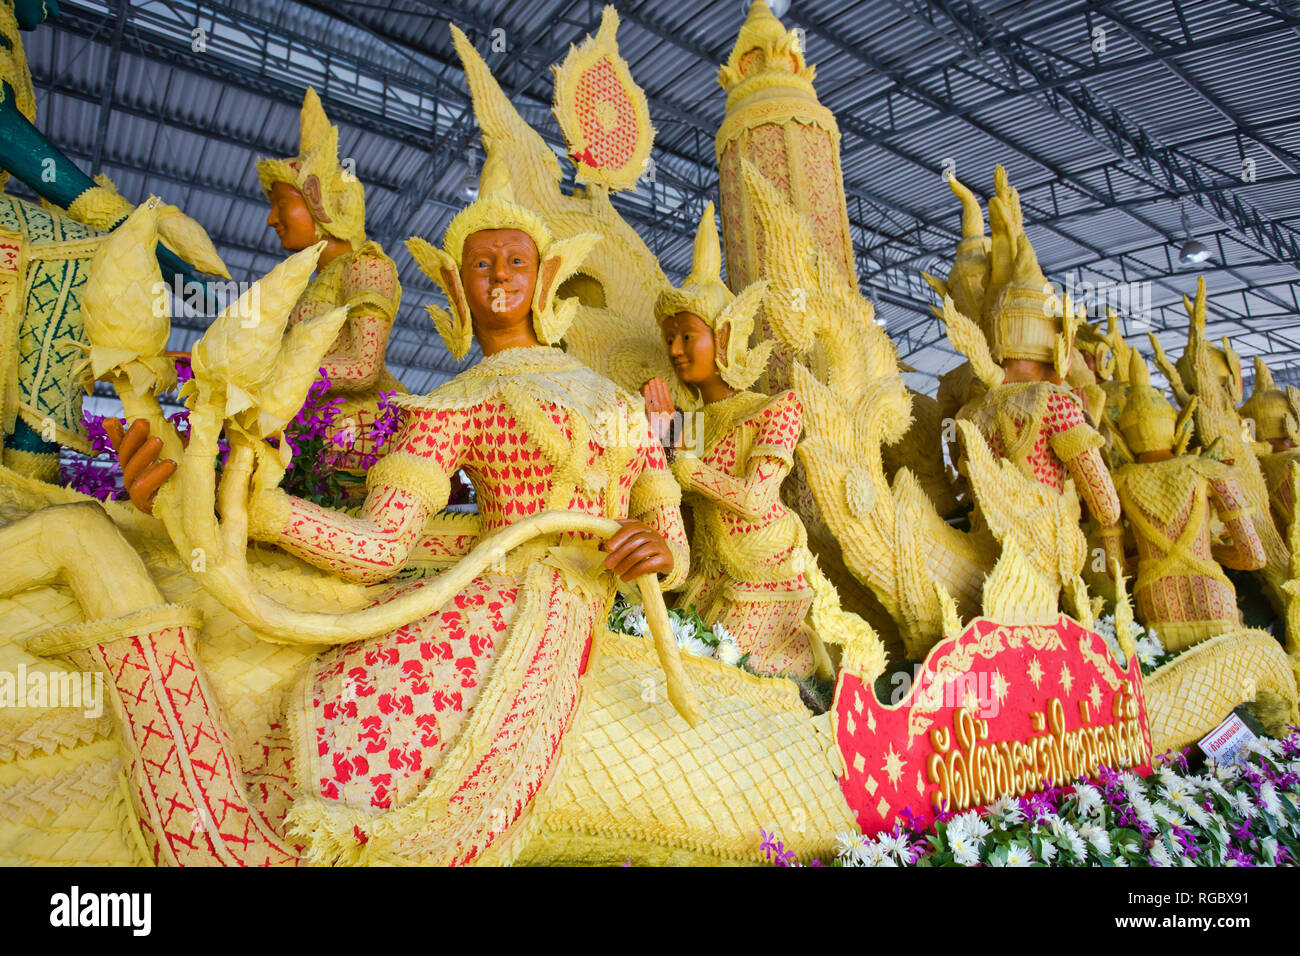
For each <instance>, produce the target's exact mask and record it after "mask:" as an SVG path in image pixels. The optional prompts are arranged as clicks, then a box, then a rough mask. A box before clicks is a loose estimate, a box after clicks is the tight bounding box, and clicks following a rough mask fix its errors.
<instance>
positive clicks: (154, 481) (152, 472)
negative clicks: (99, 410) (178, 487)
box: [104, 418, 176, 515]
mask: <svg viewBox="0 0 1300 956" xmlns="http://www.w3.org/2000/svg"><path fill="white" fill-rule="evenodd" d="M104 432H105V434H107V435H108V440H109V441H110V442H112V443H113V447H114V448H116V449H117V458H118V461H120V462H121V463H122V485H123V487H125V488H126V493H127V494H128V495H129V496H130V498H131V503H132V504H134V505H135V506H136V507H137V508H139V509H140V510H141V511H143V512H144V513H145V514H147V515H151V514H153V498H154V495H155V494H156V493H157V491H158V488H159V487H160V486H161V485H162V483H163V482H164V481H166V480H167V479H168V478H170V477H171V476H172V473H173V472H175V471H176V462H174V461H172V460H171V459H167V460H165V461H159V460H158V453H159V452H160V451H162V445H163V443H162V439H160V438H150V437H149V423H148V422H146V421H145V420H144V419H142V418H141V419H136V420H135V421H134V422H132V423H131V427H130V428H129V429H127V430H126V431H123V429H122V423H121V422H120V421H118V420H117V419H116V418H106V419H104Z"/></svg>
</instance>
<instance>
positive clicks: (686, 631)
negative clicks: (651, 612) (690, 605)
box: [668, 617, 696, 646]
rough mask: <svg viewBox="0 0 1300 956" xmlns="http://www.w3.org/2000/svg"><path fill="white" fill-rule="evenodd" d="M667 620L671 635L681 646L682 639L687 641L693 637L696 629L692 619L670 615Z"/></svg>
mask: <svg viewBox="0 0 1300 956" xmlns="http://www.w3.org/2000/svg"><path fill="white" fill-rule="evenodd" d="M668 622H669V624H671V625H672V629H673V637H674V638H675V639H676V640H677V644H678V646H681V645H682V642H683V641H688V640H691V639H692V638H694V637H695V630H696V629H695V622H694V621H684V620H681V619H680V618H676V617H670V618H669V619H668Z"/></svg>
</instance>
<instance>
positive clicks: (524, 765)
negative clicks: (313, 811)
mask: <svg viewBox="0 0 1300 956" xmlns="http://www.w3.org/2000/svg"><path fill="white" fill-rule="evenodd" d="M398 402H399V404H400V405H401V406H402V407H403V409H404V413H405V424H404V427H403V430H402V431H401V433H400V434H399V435H398V436H397V438H396V440H395V443H394V446H393V450H392V451H391V452H390V453H389V454H388V455H387V456H385V457H384V458H382V459H380V461H379V463H378V464H377V465H375V466H374V467H373V468H372V469H371V470H370V473H369V475H368V478H367V481H368V484H369V486H370V496H369V497H368V499H367V502H366V506H365V508H364V509H363V512H362V515H361V517H360V518H349V517H348V516H346V515H340V514H338V513H335V512H328V511H326V510H324V509H320V508H318V507H316V506H314V505H311V504H308V503H306V502H301V501H296V500H295V501H294V502H293V507H292V512H291V515H290V517H289V519H288V524H287V527H286V529H285V530H284V532H282V534H281V536H280V539H279V541H278V543H279V544H280V545H281V546H282V547H285V548H286V549H287V550H290V551H293V552H295V553H298V554H299V555H301V556H303V557H304V558H306V559H307V560H311V561H314V562H315V563H318V564H322V565H324V566H327V567H330V568H332V569H336V570H339V571H340V572H346V571H347V569H348V568H349V567H351V568H352V569H354V570H355V571H357V573H358V575H359V576H360V577H361V579H367V577H370V576H373V575H375V574H380V573H383V569H384V568H385V567H388V568H389V569H390V570H391V571H395V570H397V569H398V568H399V567H400V566H401V563H402V560H403V559H404V556H405V554H407V553H409V550H410V548H411V546H412V545H413V544H414V543H415V542H416V541H417V540H418V538H419V535H420V532H421V529H422V527H423V524H424V520H425V518H426V517H427V516H428V515H429V514H432V513H434V512H435V511H436V510H437V509H438V508H440V507H441V506H442V504H443V503H445V501H446V495H447V489H448V476H450V475H451V474H453V473H455V472H456V471H457V470H463V471H464V472H465V474H467V475H468V476H469V478H470V480H471V481H472V483H473V484H474V487H475V490H476V492H477V498H478V503H479V509H480V519H481V523H482V534H483V535H488V534H491V533H492V532H494V531H496V530H500V529H501V528H504V527H506V526H508V525H510V524H511V523H513V522H515V521H517V520H519V519H520V518H523V517H526V516H528V515H532V514H536V513H538V512H540V511H543V510H546V509H557V508H559V509H571V510H574V511H581V512H586V513H589V514H599V515H603V516H606V517H614V518H622V517H626V516H628V515H629V514H631V515H633V516H635V517H639V518H640V519H641V520H644V521H645V522H646V523H648V524H650V525H651V526H652V527H654V528H656V529H657V530H659V531H660V532H661V533H662V534H663V535H664V536H665V538H666V539H667V540H668V542H669V547H670V549H671V550H672V552H673V555H674V559H675V569H674V574H673V575H672V576H671V577H670V579H669V580H667V581H665V582H664V583H665V585H667V586H671V585H673V584H674V583H675V581H674V580H673V579H679V578H680V577H681V575H684V574H685V571H686V564H687V547H686V540H685V535H684V532H683V530H682V525H681V516H680V511H679V508H678V502H679V500H680V495H679V493H678V492H677V489H676V486H675V484H674V483H673V481H672V478H671V476H670V475H669V474H668V473H667V470H666V463H665V461H664V459H663V453H662V450H661V449H660V447H659V445H658V443H657V442H655V441H653V440H652V439H651V437H650V433H649V429H648V426H647V425H646V423H645V417H644V413H643V411H642V410H641V406H640V402H639V400H637V399H634V398H632V397H631V396H630V395H627V394H626V393H623V392H621V391H620V390H618V389H617V388H616V386H614V385H613V384H612V383H610V382H608V381H606V380H605V379H602V378H600V377H599V376H598V375H596V373H594V372H592V371H590V370H589V369H587V368H586V367H585V366H583V365H581V364H580V363H578V362H577V361H576V360H574V359H571V358H569V357H568V356H566V355H565V354H564V353H563V352H560V351H559V350H557V349H550V348H522V349H509V350H507V351H506V352H502V353H498V354H497V355H494V356H491V357H489V358H488V359H485V360H484V361H483V362H482V363H481V364H480V365H478V366H476V367H475V368H473V369H471V370H470V371H468V372H466V373H463V374H462V375H461V376H458V378H457V379H455V380H453V381H452V382H450V383H448V384H447V385H446V386H444V387H443V388H441V389H439V390H437V391H435V392H434V393H432V394H430V395H427V396H419V397H416V396H410V397H405V398H402V399H399V400H398ZM618 420H621V421H625V422H629V423H631V424H632V427H631V428H630V429H627V428H624V429H612V430H611V429H610V428H609V425H610V423H611V422H613V421H618ZM611 435H612V436H618V435H621V436H623V440H622V441H618V442H613V441H609V440H608V439H609V437H610V436H611ZM629 435H632V436H635V437H636V440H635V441H629V440H627V437H628V436H629ZM602 557H603V555H601V554H600V553H599V552H598V551H596V550H595V548H594V542H585V543H584V542H582V541H581V540H580V539H578V538H577V537H576V536H574V535H568V534H566V535H559V536H555V537H554V538H551V539H538V540H536V541H534V542H533V543H532V544H530V545H526V546H525V547H524V548H522V549H520V550H519V551H516V552H514V553H513V554H512V555H511V556H510V557H508V558H507V560H506V561H505V562H504V566H503V567H497V568H493V569H492V570H491V571H490V572H488V573H484V574H482V575H480V576H479V577H477V578H475V579H474V580H473V581H472V582H471V583H470V584H469V585H468V586H467V587H465V588H464V589H462V590H461V591H460V593H458V594H457V595H456V596H455V597H454V598H453V599H452V600H451V601H450V602H449V603H448V604H446V605H444V606H443V607H442V608H440V609H439V610H438V611H437V612H435V613H433V614H430V615H428V616H426V617H424V618H421V619H420V620H417V621H413V622H411V623H410V624H408V625H406V626H404V627H401V628H398V629H397V630H395V631H393V632H392V633H390V634H387V635H384V636H381V637H377V638H374V639H372V640H368V641H363V642H358V643H356V644H350V645H344V646H340V647H337V648H334V649H332V650H330V651H328V652H327V653H325V654H324V655H322V656H321V657H319V658H318V659H317V660H316V662H315V663H314V664H313V666H312V667H311V668H310V670H309V672H308V673H307V675H306V676H305V677H304V678H303V680H302V681H301V683H300V684H299V685H298V687H297V689H296V690H295V691H294V693H293V696H292V699H291V700H290V702H289V707H288V715H287V716H288V721H287V723H288V726H289V730H290V732H289V734H288V739H287V741H286V740H285V738H284V735H281V736H280V738H279V743H278V744H272V746H278V747H279V748H280V749H281V750H282V751H284V750H285V748H286V747H287V748H289V749H290V750H291V751H292V752H291V753H290V752H285V753H283V757H282V759H283V760H284V761H285V762H288V763H290V764H292V778H293V780H294V787H293V789H294V792H295V797H294V799H295V801H300V800H302V799H303V797H304V796H307V797H308V798H309V799H311V800H317V801H325V802H326V803H327V804H330V805H335V804H337V805H341V806H343V807H346V808H348V809H349V810H350V811H355V812H356V813H357V814H359V815H360V816H359V817H358V819H361V820H364V821H372V820H379V819H382V817H383V815H384V814H385V813H387V812H392V811H394V810H396V809H398V808H402V807H409V806H411V805H414V804H419V805H421V806H425V807H427V808H428V809H427V811H426V812H427V813H429V814H432V815H431V816H430V817H429V818H428V820H426V821H425V823H424V825H422V826H421V827H420V828H419V830H420V834H419V835H417V836H413V837H412V839H413V840H414V841H415V844H418V845H414V844H413V845H412V846H411V847H409V850H410V852H411V854H412V855H414V856H418V857H419V858H420V859H422V860H429V861H438V862H447V863H463V862H469V861H471V860H473V859H474V858H475V857H476V856H477V855H478V854H479V853H480V852H481V851H482V850H483V849H484V848H486V847H488V846H490V845H491V844H492V843H493V841H494V840H496V839H497V838H499V837H500V836H501V835H502V834H503V833H506V832H508V831H510V830H511V828H512V827H513V826H514V825H515V824H516V822H517V821H519V820H520V818H521V816H522V815H523V814H524V813H525V811H526V808H527V807H528V805H529V802H530V801H531V799H532V797H533V796H534V795H535V793H536V792H537V788H538V787H539V786H540V784H541V783H542V781H543V779H544V778H545V776H546V774H547V772H548V771H549V770H550V768H551V765H552V762H553V760H554V757H555V754H556V750H557V748H558V745H559V741H560V737H561V735H562V734H563V732H564V730H565V728H566V727H567V725H568V721H569V719H570V717H571V716H572V714H573V710H574V707H575V705H576V702H577V696H578V681H579V678H580V676H581V674H582V672H583V670H584V667H585V662H586V655H587V652H588V649H589V647H590V643H591V638H592V634H593V632H594V630H595V628H596V627H597V626H599V625H600V624H601V622H603V620H604V616H605V614H606V611H607V607H608V604H609V601H610V599H611V598H612V593H613V592H612V580H611V579H610V576H609V575H608V574H603V575H602V574H600V573H599V571H598V567H599V562H600V559H601V558H602ZM376 569H379V570H376ZM429 583H430V582H429V581H427V580H424V581H415V582H412V583H407V584H403V585H400V586H397V587H395V588H393V589H392V590H390V591H388V592H386V594H385V596H384V600H391V599H393V598H394V597H396V596H397V595H399V594H402V593H405V592H406V591H408V590H410V589H418V588H422V587H427V586H428V585H429ZM272 813H273V810H272ZM431 821H438V822H436V823H435V822H431ZM368 825H369V823H367V826H368ZM358 830H359V832H360V833H361V835H364V832H363V831H364V827H359V828H358ZM422 841H423V842H422Z"/></svg>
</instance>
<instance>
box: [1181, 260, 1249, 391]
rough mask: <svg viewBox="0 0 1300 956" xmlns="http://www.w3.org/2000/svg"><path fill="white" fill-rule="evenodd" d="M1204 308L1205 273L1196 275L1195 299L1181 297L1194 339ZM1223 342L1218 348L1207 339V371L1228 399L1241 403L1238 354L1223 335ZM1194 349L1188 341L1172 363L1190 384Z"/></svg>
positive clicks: (1201, 327) (1201, 331) (1200, 332)
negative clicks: (1208, 364) (1221, 387)
mask: <svg viewBox="0 0 1300 956" xmlns="http://www.w3.org/2000/svg"><path fill="white" fill-rule="evenodd" d="M1205 307H1206V293H1205V276H1199V277H1198V278H1197V280H1196V298H1195V299H1192V298H1189V297H1188V296H1183V308H1185V309H1186V310H1187V319H1188V322H1189V323H1190V324H1191V327H1192V336H1193V339H1195V338H1196V337H1201V338H1203V337H1204V334H1205V319H1206V316H1205ZM1223 345H1224V347H1223V348H1219V347H1218V346H1215V345H1210V344H1209V343H1208V342H1206V343H1205V353H1206V355H1207V357H1208V361H1209V363H1210V367H1209V371H1210V373H1211V374H1212V375H1213V376H1214V378H1215V379H1216V380H1217V381H1218V382H1219V383H1220V384H1221V385H1222V386H1223V388H1224V389H1225V390H1226V391H1227V393H1228V395H1229V398H1230V400H1231V401H1232V403H1233V404H1234V405H1235V404H1238V403H1240V402H1241V395H1242V381H1241V356H1239V355H1238V354H1237V353H1236V352H1235V351H1233V350H1232V348H1231V347H1230V346H1229V345H1228V340H1227V338H1226V337H1225V338H1224V340H1223ZM1197 351H1199V350H1198V349H1196V348H1194V347H1193V342H1192V341H1189V342H1188V347H1187V349H1186V350H1185V351H1184V352H1183V354H1182V355H1180V356H1179V357H1178V361H1177V362H1175V363H1174V368H1176V369H1178V374H1179V375H1180V376H1182V379H1183V381H1184V382H1185V383H1188V384H1189V385H1190V384H1191V383H1193V382H1195V381H1197V375H1196V371H1197V370H1196V369H1194V368H1193V367H1192V364H1193V357H1194V355H1195V354H1196V353H1197ZM1202 381H1203V379H1202Z"/></svg>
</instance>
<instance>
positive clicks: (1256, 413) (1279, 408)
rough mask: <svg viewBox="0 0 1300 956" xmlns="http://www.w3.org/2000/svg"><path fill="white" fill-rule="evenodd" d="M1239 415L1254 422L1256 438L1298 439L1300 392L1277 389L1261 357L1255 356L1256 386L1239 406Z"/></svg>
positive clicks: (1271, 374) (1289, 389) (1299, 428)
mask: <svg viewBox="0 0 1300 956" xmlns="http://www.w3.org/2000/svg"><path fill="white" fill-rule="evenodd" d="M1241 417H1242V418H1243V419H1249V420H1253V421H1254V422H1255V437H1256V438H1257V439H1259V440H1260V441H1267V440H1268V439H1270V438H1290V439H1291V440H1292V441H1296V442H1300V391H1297V390H1296V389H1295V388H1288V389H1285V390H1283V389H1280V388H1278V387H1277V385H1275V384H1274V383H1273V373H1272V372H1270V371H1269V370H1268V366H1267V365H1265V364H1264V360H1263V359H1262V358H1261V357H1260V356H1258V355H1256V356H1255V387H1254V388H1253V389H1252V390H1251V393H1250V398H1248V399H1246V401H1245V403H1244V404H1243V405H1242V406H1241Z"/></svg>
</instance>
